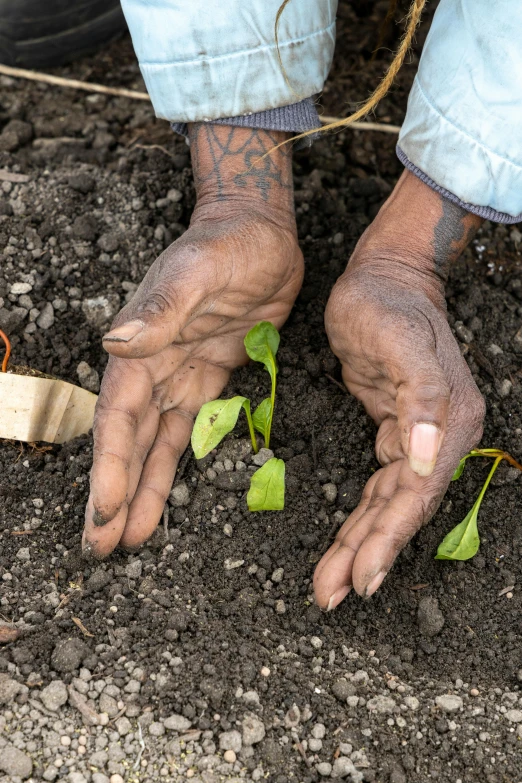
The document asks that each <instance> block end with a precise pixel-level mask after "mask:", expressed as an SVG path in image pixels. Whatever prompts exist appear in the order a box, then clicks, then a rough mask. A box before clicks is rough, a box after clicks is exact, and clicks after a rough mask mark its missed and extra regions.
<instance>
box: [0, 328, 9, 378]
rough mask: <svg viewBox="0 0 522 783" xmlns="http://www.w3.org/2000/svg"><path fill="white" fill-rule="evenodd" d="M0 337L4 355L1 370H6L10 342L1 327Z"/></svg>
mask: <svg viewBox="0 0 522 783" xmlns="http://www.w3.org/2000/svg"><path fill="white" fill-rule="evenodd" d="M0 337H1V338H2V340H3V341H4V343H5V356H4V360H3V362H2V372H7V363H8V361H9V357H10V356H11V343H10V341H9V337H8V336H7V335H6V333H5V332H3V331H2V330H1V329H0Z"/></svg>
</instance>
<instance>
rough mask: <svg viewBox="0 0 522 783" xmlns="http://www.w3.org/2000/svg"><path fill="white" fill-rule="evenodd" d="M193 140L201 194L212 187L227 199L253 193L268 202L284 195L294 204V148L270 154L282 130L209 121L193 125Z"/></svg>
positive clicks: (191, 140)
mask: <svg viewBox="0 0 522 783" xmlns="http://www.w3.org/2000/svg"><path fill="white" fill-rule="evenodd" d="M189 139H190V149H191V156H192V168H193V171H194V181H195V183H196V190H197V191H198V194H199V193H200V192H202V191H204V190H210V192H212V193H213V195H214V196H215V197H216V198H217V199H218V200H220V201H225V200H227V199H228V198H230V197H233V196H242V195H243V196H244V195H247V193H248V192H250V194H251V195H255V196H256V197H258V198H259V197H260V198H261V199H262V200H263V201H265V202H268V201H269V200H270V198H271V197H272V196H277V197H279V198H280V197H281V195H283V196H284V198H285V200H288V201H289V203H291V200H292V193H293V185H292V163H291V154H292V153H291V150H290V149H289V147H288V146H287V145H285V146H284V147H280V148H279V149H278V150H275V151H274V152H272V153H270V155H266V153H267V152H269V151H270V150H271V149H272V148H273V147H275V146H276V145H277V144H279V143H280V142H281V141H282V140H283V139H284V136H283V135H282V134H281V133H277V132H270V131H266V130H261V129H258V128H241V127H237V126H231V125H213V124H212V123H206V122H205V123H195V124H194V125H191V126H190V127H189ZM265 155H266V157H263V156H265Z"/></svg>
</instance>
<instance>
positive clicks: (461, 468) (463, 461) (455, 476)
mask: <svg viewBox="0 0 522 783" xmlns="http://www.w3.org/2000/svg"><path fill="white" fill-rule="evenodd" d="M467 458H468V457H467V456H465V457H462V459H461V460H460V462H459V464H458V467H457V469H456V471H455V473H454V474H453V476H452V477H451V480H452V481H456V480H457V479H459V478H460V477H461V476H462V474H463V472H464V468H465V467H466V460H467Z"/></svg>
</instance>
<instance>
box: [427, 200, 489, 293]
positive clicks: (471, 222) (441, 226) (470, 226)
mask: <svg viewBox="0 0 522 783" xmlns="http://www.w3.org/2000/svg"><path fill="white" fill-rule="evenodd" d="M439 198H440V201H441V207H442V216H441V217H440V219H439V221H438V223H437V225H436V226H435V228H434V229H433V240H432V243H433V251H434V260H435V269H436V272H437V274H439V275H440V277H442V279H443V280H447V277H448V273H449V267H450V264H451V263H452V262H453V261H455V260H456V259H457V258H458V257H459V255H460V254H461V253H462V251H463V250H464V249H465V248H466V247H467V245H468V244H469V243H470V242H471V240H472V239H473V237H474V236H475V233H476V231H477V229H478V228H479V226H480V225H481V223H482V219H481V218H479V217H477V216H476V215H473V214H471V212H468V211H467V210H466V209H464V208H463V207H460V206H459V205H458V204H454V203H453V202H452V201H449V199H447V198H444V196H439Z"/></svg>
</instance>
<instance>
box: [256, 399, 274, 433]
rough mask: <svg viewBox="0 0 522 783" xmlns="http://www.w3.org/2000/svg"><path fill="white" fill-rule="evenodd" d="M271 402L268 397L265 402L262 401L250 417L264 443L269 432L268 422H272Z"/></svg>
mask: <svg viewBox="0 0 522 783" xmlns="http://www.w3.org/2000/svg"><path fill="white" fill-rule="evenodd" d="M271 414H272V400H271V399H270V397H267V398H266V400H263V402H261V403H260V404H259V405H258V406H257V408H256V409H255V411H254V415H253V416H252V421H253V422H254V427H255V428H256V430H257V431H258V432H260V433H261V435H262V436H263V438H264V439H265V441H266V436H267V433H268V431H269V427H270V422H271V420H272V416H271Z"/></svg>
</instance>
